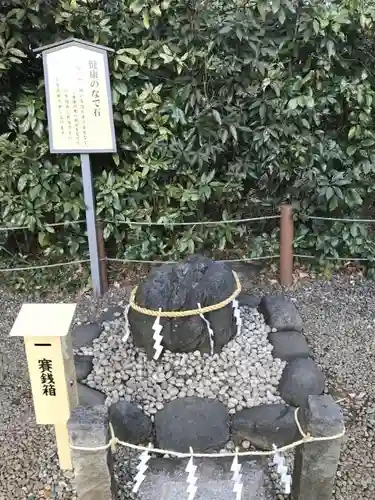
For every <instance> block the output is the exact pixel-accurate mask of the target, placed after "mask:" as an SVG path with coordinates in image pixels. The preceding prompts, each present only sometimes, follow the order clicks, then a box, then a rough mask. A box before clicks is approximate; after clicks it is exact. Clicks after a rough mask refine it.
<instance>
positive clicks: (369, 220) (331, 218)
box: [301, 214, 375, 224]
mask: <svg viewBox="0 0 375 500" xmlns="http://www.w3.org/2000/svg"><path fill="white" fill-rule="evenodd" d="M301 215H302V216H303V217H306V219H309V220H327V221H333V222H358V223H359V224H373V223H375V219H350V218H345V217H344V218H342V219H340V218H339V217H318V216H316V217H315V216H314V215H307V214H301Z"/></svg>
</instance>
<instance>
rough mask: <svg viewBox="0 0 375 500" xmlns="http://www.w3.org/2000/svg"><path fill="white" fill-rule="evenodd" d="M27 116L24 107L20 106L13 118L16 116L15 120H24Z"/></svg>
mask: <svg viewBox="0 0 375 500" xmlns="http://www.w3.org/2000/svg"><path fill="white" fill-rule="evenodd" d="M27 114H28V111H27V107H26V106H20V107H19V108H16V110H15V111H14V116H16V117H17V118H24V117H25V116H26V115H27Z"/></svg>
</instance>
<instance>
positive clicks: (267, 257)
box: [105, 253, 280, 264]
mask: <svg viewBox="0 0 375 500" xmlns="http://www.w3.org/2000/svg"><path fill="white" fill-rule="evenodd" d="M279 257H280V254H279V253H278V254H273V255H263V256H261V257H248V258H244V259H222V260H216V259H215V261H216V262H223V263H224V262H229V263H231V262H232V263H233V264H235V263H238V264H240V263H241V262H244V263H247V262H255V261H258V260H270V259H278V258H279ZM105 260H106V261H107V262H118V263H121V264H177V263H178V261H177V260H138V259H117V258H114V257H107V258H106V259H105Z"/></svg>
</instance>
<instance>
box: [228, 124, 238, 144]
mask: <svg viewBox="0 0 375 500" xmlns="http://www.w3.org/2000/svg"><path fill="white" fill-rule="evenodd" d="M229 130H230V133H231V134H232V137H233V139H234V141H235V142H237V141H238V137H237V130H236V127H235V126H234V125H230V126H229Z"/></svg>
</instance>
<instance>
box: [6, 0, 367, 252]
mask: <svg viewBox="0 0 375 500" xmlns="http://www.w3.org/2000/svg"><path fill="white" fill-rule="evenodd" d="M374 16H375V11H374V7H372V5H371V3H370V4H369V5H366V4H365V2H356V3H355V4H354V3H351V4H350V3H348V2H343V1H336V2H331V3H330V5H328V4H327V5H324V4H322V2H318V1H313V0H310V1H305V2H300V3H298V2H294V1H289V0H272V1H270V2H266V1H255V0H254V1H243V0H241V1H240V0H238V1H234V0H230V1H223V0H218V1H211V0H210V1H203V0H201V1H193V0H190V1H185V0H184V1H182V0H163V1H161V2H160V1H158V0H135V1H130V0H123V1H121V2H120V1H115V0H111V1H110V2H99V1H96V0H95V1H90V0H87V1H85V2H84V1H79V0H69V1H67V0H65V1H54V2H53V1H52V2H51V3H49V4H48V5H47V2H38V1H36V0H30V1H28V2H27V6H26V2H23V1H21V0H19V5H17V6H16V7H15V8H13V9H11V10H8V11H5V12H4V13H3V14H2V18H1V19H0V21H1V25H2V26H3V27H2V28H1V32H0V43H1V44H2V46H3V47H5V48H6V50H4V51H3V55H2V56H1V57H0V70H1V71H2V78H3V82H4V83H3V85H5V87H6V88H5V90H6V91H5V92H4V95H5V96H6V98H5V104H3V106H4V107H5V108H6V110H5V111H4V115H6V120H5V123H4V120H3V124H2V132H3V133H4V134H7V135H6V136H3V139H2V141H1V146H0V165H1V166H0V177H1V183H0V212H1V214H2V215H1V217H2V220H3V223H6V224H10V223H14V224H16V225H24V224H26V225H28V226H29V227H30V230H31V233H30V236H28V237H27V239H26V240H27V242H28V243H27V244H28V248H32V246H33V245H32V243H33V241H34V240H33V238H34V239H36V241H37V242H38V244H39V246H40V247H41V249H42V250H44V251H45V252H47V253H48V254H60V253H62V252H67V251H68V250H70V252H71V253H73V254H75V253H77V252H81V251H82V248H83V247H82V245H83V244H84V237H83V232H82V231H81V232H80V231H79V230H78V228H77V227H75V226H74V227H73V228H69V229H64V230H63V231H61V230H59V231H56V232H55V233H48V232H46V231H45V230H43V229H42V228H43V225H44V223H46V222H52V221H60V220H64V219H69V220H72V219H75V220H77V219H80V218H82V217H83V203H82V195H81V186H80V170H79V163H78V161H77V159H76V158H73V157H63V156H52V155H50V154H49V153H48V147H47V135H46V120H45V112H44V89H43V85H42V78H41V70H42V68H41V61H40V60H35V57H34V56H33V55H32V53H31V51H30V48H29V46H30V45H31V47H32V48H35V47H36V46H39V45H42V44H46V43H50V42H53V41H55V40H56V38H63V37H65V36H72V35H73V36H76V37H78V38H85V39H88V40H91V41H94V42H98V43H101V44H104V45H108V46H110V47H112V48H114V49H115V50H116V54H115V55H114V56H113V57H111V75H112V87H113V102H114V111H115V114H114V116H115V124H116V134H117V141H118V146H119V153H118V155H114V156H113V157H112V156H108V155H107V156H105V155H103V156H102V157H97V158H95V159H94V163H95V165H94V170H95V184H96V193H97V211H98V214H99V215H100V217H102V218H104V219H106V220H125V219H129V220H138V221H141V220H148V221H157V222H163V221H174V222H178V221H186V222H189V221H196V220H220V219H222V218H229V219H232V218H239V217H255V216H259V215H263V214H268V213H274V212H275V211H276V209H277V206H278V205H279V203H280V202H282V201H287V200H289V201H292V202H293V203H294V204H295V206H296V208H297V211H299V210H300V211H301V212H303V213H307V214H315V215H331V216H336V217H337V216H351V217H356V216H360V215H361V214H362V213H363V207H364V205H365V204H367V205H368V206H370V205H371V204H372V197H373V190H374V187H373V186H374V180H375V176H374V172H375V167H374V165H375V155H374V145H375V127H374V125H375V124H374V116H375V115H374V108H375V99H374V98H375V92H374V83H375V82H374V76H373V72H374V69H373V68H374V56H373V55H372V54H373V53H374V50H373V48H374V47H373V45H374V44H373V19H374ZM10 82H12V83H10ZM6 99H8V101H7V100H6ZM1 102H2V101H1ZM1 102H0V106H1ZM297 219H298V220H297V237H296V249H297V251H299V252H300V253H302V252H305V251H306V253H307V252H308V253H312V254H316V255H318V256H320V257H322V256H332V257H336V256H337V255H344V256H347V255H354V256H357V257H358V256H360V257H366V258H370V259H371V258H373V255H374V254H375V252H374V245H373V242H372V238H370V234H369V230H368V227H367V226H361V227H359V226H357V225H355V224H349V225H346V226H345V227H344V226H343V225H342V224H341V225H340V224H332V223H321V222H312V221H308V220H306V219H304V218H303V217H302V216H301V217H299V216H298V218H297ZM105 236H106V238H107V240H108V245H109V248H110V250H111V253H112V255H114V254H115V253H116V254H117V255H118V256H126V257H128V258H152V257H155V256H160V257H164V256H166V257H167V256H168V257H170V258H176V257H179V256H180V255H182V254H184V253H186V252H193V251H196V250H207V251H209V252H211V253H212V252H213V251H216V250H224V249H226V250H233V252H232V253H231V254H230V255H240V256H242V255H246V256H257V255H264V254H268V253H270V252H271V253H274V252H275V251H276V252H277V246H278V243H277V223H275V222H274V221H271V222H267V223H263V224H257V225H251V226H249V225H243V224H237V225H227V226H219V227H215V226H196V227H194V228H190V229H187V228H183V227H182V228H181V227H178V228H177V227H176V228H174V229H173V230H172V229H171V228H161V227H153V228H149V227H131V228H128V227H127V226H126V225H117V226H116V225H114V224H110V223H108V224H107V225H106V228H105Z"/></svg>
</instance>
